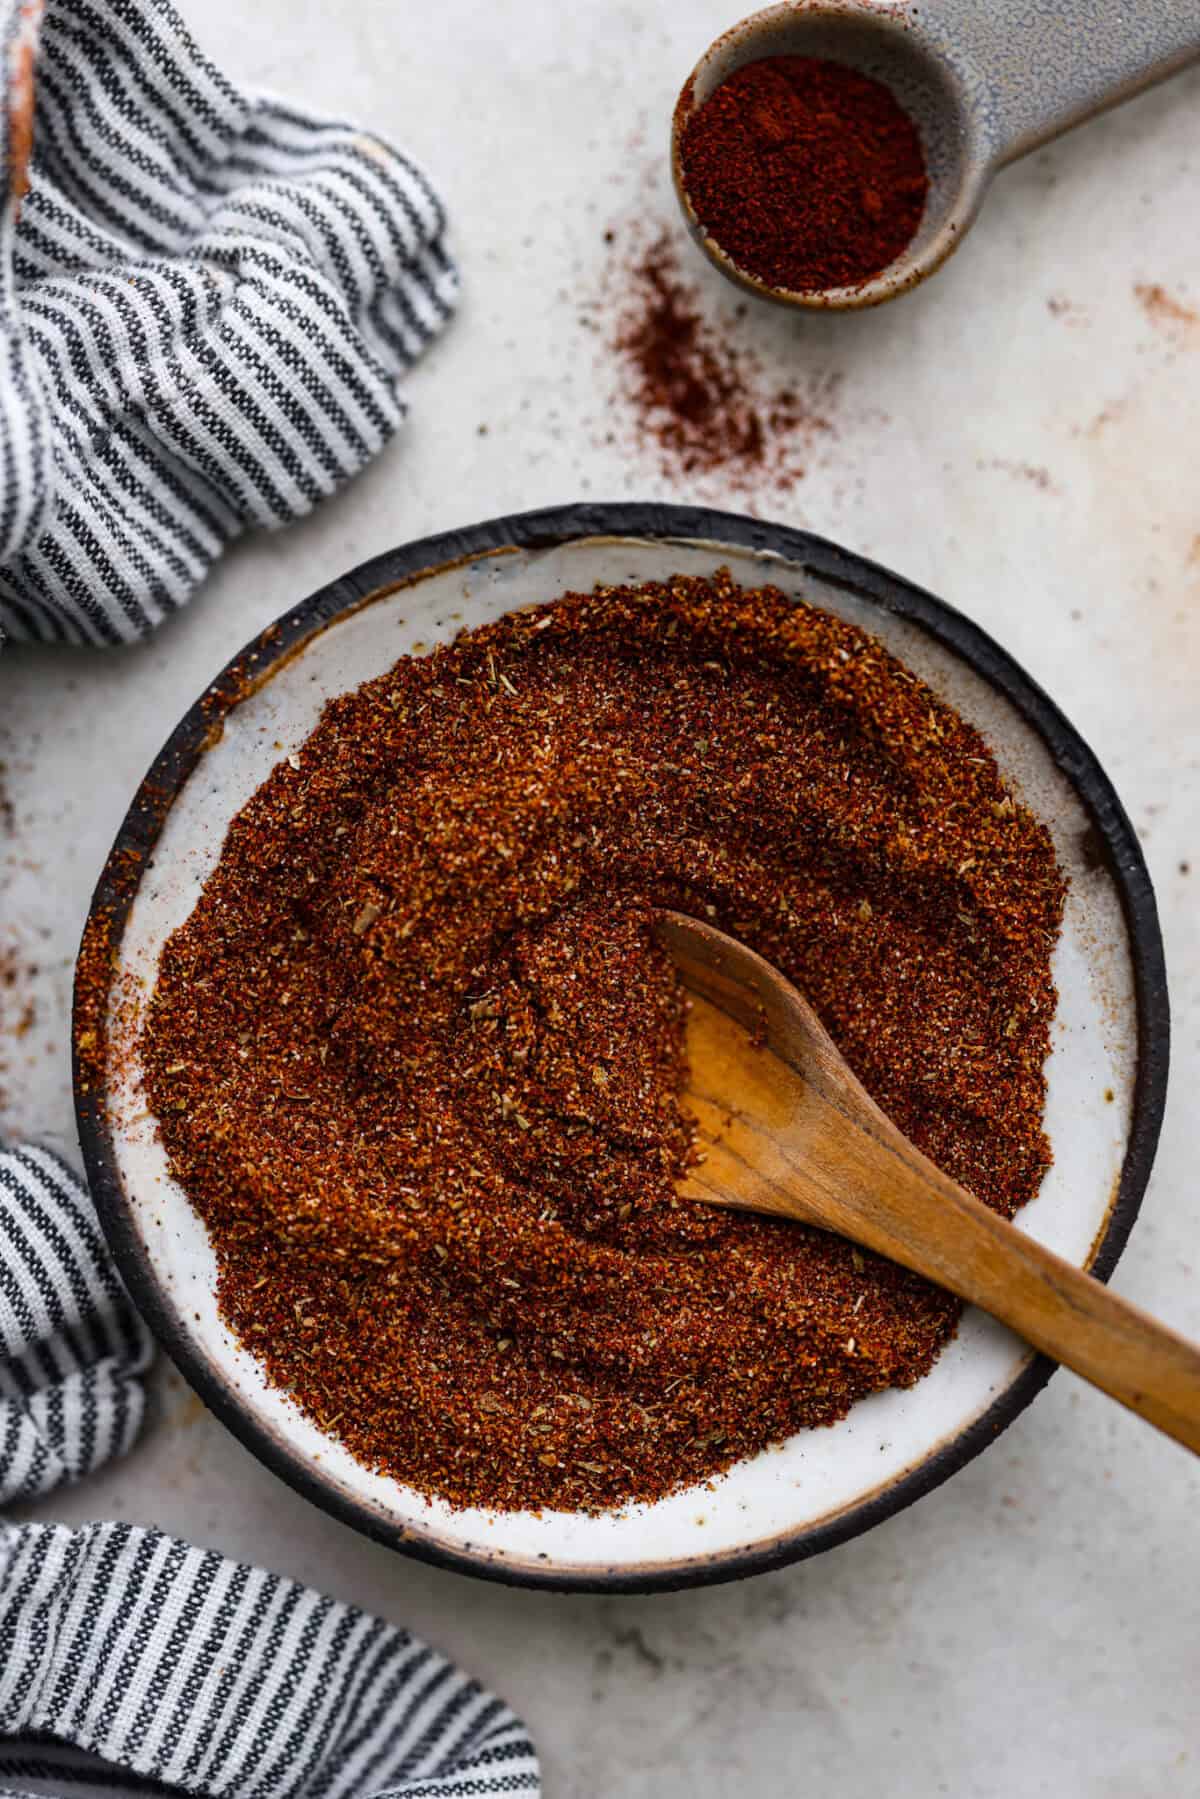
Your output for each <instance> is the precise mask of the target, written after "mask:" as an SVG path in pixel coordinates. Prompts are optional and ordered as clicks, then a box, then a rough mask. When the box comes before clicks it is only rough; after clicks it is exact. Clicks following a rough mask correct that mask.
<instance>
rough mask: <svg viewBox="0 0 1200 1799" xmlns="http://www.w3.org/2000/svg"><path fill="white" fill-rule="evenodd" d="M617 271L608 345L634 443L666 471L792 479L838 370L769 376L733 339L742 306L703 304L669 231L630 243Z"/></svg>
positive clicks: (754, 482) (818, 426)
mask: <svg viewBox="0 0 1200 1799" xmlns="http://www.w3.org/2000/svg"><path fill="white" fill-rule="evenodd" d="M619 272H620V282H621V287H620V293H621V298H620V300H619V301H618V303H617V307H616V312H617V322H616V327H615V332H614V335H613V338H612V343H613V347H614V349H615V351H616V353H617V356H618V358H619V360H620V363H621V369H622V387H621V396H620V397H621V400H622V401H623V403H624V404H625V406H626V407H627V408H628V411H629V414H630V415H631V417H632V422H633V426H634V433H635V436H636V439H637V443H638V445H639V447H641V448H643V449H648V450H649V451H650V453H651V454H652V455H654V456H655V457H656V459H657V460H658V463H659V466H660V469H661V472H662V473H663V474H664V475H665V476H667V477H668V478H672V477H678V476H681V475H693V476H694V475H720V476H722V477H723V480H724V485H725V486H726V487H728V488H734V489H741V490H744V491H748V490H749V489H751V488H753V487H762V486H768V487H772V488H775V489H776V490H780V489H786V488H788V487H790V486H792V485H793V483H794V482H796V481H797V480H799V479H800V478H801V477H802V476H803V474H804V472H805V467H806V464H807V461H808V458H809V455H810V453H811V450H812V447H813V443H814V440H815V439H817V438H818V437H820V436H823V435H825V434H827V433H829V432H830V431H831V430H832V422H831V419H830V416H829V409H830V405H831V402H832V400H833V398H834V395H835V391H836V387H837V378H836V377H833V376H829V375H817V376H812V375H811V374H799V373H798V374H797V375H796V376H794V377H793V378H789V379H785V378H783V377H782V376H781V375H780V374H776V375H775V376H772V375H770V374H768V372H767V371H766V369H765V368H764V366H763V364H762V362H761V360H760V359H759V357H758V356H757V355H756V354H755V352H754V351H753V350H752V349H750V348H749V347H748V346H747V345H746V344H745V343H744V342H740V343H739V341H738V338H737V326H738V323H739V321H740V319H741V318H742V317H744V308H739V311H738V313H736V314H734V315H733V316H732V317H731V318H729V319H718V318H717V317H716V316H715V314H714V313H713V312H712V311H711V310H709V309H708V308H706V307H705V305H704V303H703V301H702V297H701V293H702V290H701V289H700V288H699V287H698V286H696V285H695V284H694V283H692V282H691V281H688V280H687V279H686V278H685V277H684V275H683V274H682V272H681V269H680V264H679V255H678V250H677V247H676V243H675V241H674V239H673V238H672V237H671V236H670V235H669V234H668V233H667V232H666V231H663V232H661V233H660V234H659V235H658V236H656V237H655V238H654V239H653V240H652V241H651V242H650V243H649V244H648V245H646V244H645V243H642V244H640V245H634V246H632V247H629V248H627V249H626V250H625V252H624V254H623V255H622V256H621V257H620V262H619Z"/></svg>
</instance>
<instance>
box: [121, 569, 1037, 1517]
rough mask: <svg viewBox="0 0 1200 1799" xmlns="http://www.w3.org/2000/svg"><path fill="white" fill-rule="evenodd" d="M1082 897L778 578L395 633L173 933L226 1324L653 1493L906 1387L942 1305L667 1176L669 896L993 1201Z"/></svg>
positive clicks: (967, 757) (915, 685) (393, 1432)
mask: <svg viewBox="0 0 1200 1799" xmlns="http://www.w3.org/2000/svg"><path fill="white" fill-rule="evenodd" d="M1063 892H1064V887H1063V879H1062V876H1061V874H1060V872H1059V869H1058V867H1057V864H1056V861H1055V856H1054V851H1053V848H1052V845H1051V841H1050V838H1049V835H1048V833H1047V832H1046V830H1045V829H1044V828H1043V826H1042V825H1040V824H1039V823H1038V821H1037V820H1036V819H1035V818H1034V817H1033V816H1032V815H1031V814H1030V813H1029V812H1028V811H1026V809H1025V808H1024V807H1023V806H1021V805H1019V804H1018V803H1017V802H1016V801H1015V800H1014V799H1013V797H1012V796H1011V794H1010V793H1009V792H1008V791H1007V790H1006V788H1005V786H1004V783H1003V781H1002V779H1001V776H1000V774H999V771H998V769H997V766H996V763H995V761H994V759H993V757H992V755H991V753H990V752H989V750H988V748H987V746H986V744H985V743H984V741H983V739H982V738H981V737H980V736H979V734H978V733H977V732H976V731H975V730H974V729H973V728H972V727H971V726H969V725H967V724H966V723H964V721H963V720H962V719H960V718H959V717H958V716H957V715H956V714H955V713H954V712H953V711H951V710H950V708H949V707H948V706H946V705H945V704H944V703H943V702H942V701H941V700H940V699H938V698H937V697H936V695H935V694H934V693H933V692H932V691H931V690H930V689H929V688H927V687H926V686H925V685H924V683H923V682H921V681H920V680H919V679H918V678H917V677H916V676H915V675H913V674H911V673H910V672H909V671H908V670H907V669H905V668H904V667H903V666H902V665H901V664H900V663H899V662H897V661H896V660H895V659H894V658H893V657H892V656H891V655H889V654H888V652H887V651H886V650H884V649H883V647H882V646H881V645H880V644H879V643H878V642H877V641H876V640H875V639H873V638H872V637H870V636H869V635H867V634H866V633H865V632H863V631H861V630H858V629H856V628H855V627H854V626H852V625H850V624H847V623H845V622H843V621H841V620H840V619H837V618H835V617H833V616H831V615H830V614H828V613H826V612H823V611H821V610H819V609H817V608H815V607H811V606H808V605H805V604H803V603H801V602H796V601H794V600H792V599H790V598H788V597H786V596H785V595H784V594H783V593H781V592H780V591H778V590H777V589H775V588H772V587H764V588H761V589H756V590H743V589H741V588H739V587H738V586H737V585H736V584H735V583H734V582H733V581H732V580H731V578H730V577H729V575H728V573H727V572H724V571H722V572H719V573H717V574H716V575H714V576H713V577H712V579H710V580H703V579H698V578H685V577H677V578H675V579H672V580H670V581H668V582H666V583H664V584H657V583H655V584H647V585H645V586H641V587H616V588H602V589H599V590H597V591H596V592H594V593H590V594H579V593H573V594H567V595H565V596H563V598H562V599H560V600H558V601H556V602H554V603H552V604H550V605H545V606H538V607H534V608H531V609H529V610H526V611H523V612H515V613H510V614H508V615H507V616H505V617H503V618H501V619H500V620H498V621H497V622H496V623H494V624H490V625H487V626H485V627H483V628H482V629H479V630H473V631H468V632H465V633H464V634H463V635H462V636H461V637H460V638H459V639H458V640H457V642H455V643H454V644H453V645H451V646H449V647H443V648H439V649H437V650H436V651H434V653H433V654H431V655H429V656H427V657H406V658H403V659H402V660H401V661H399V662H398V663H397V664H396V665H395V667H394V668H392V669H391V670H389V671H388V672H387V673H386V674H384V675H382V676H380V677H379V678H378V679H376V680H373V681H371V682H368V683H367V684H366V685H365V686H363V687H361V688H359V689H358V690H357V691H355V692H351V693H348V694H346V695H344V696H342V697H340V698H338V699H336V700H333V701H331V702H330V704H329V705H328V706H327V707H326V709H325V711H324V713H323V715H322V718H321V721H320V723H319V724H318V726H317V729H316V730H315V731H314V733H313V734H312V736H311V737H310V738H309V739H308V741H307V742H306V743H305V744H304V745H303V747H302V748H301V749H300V751H299V752H298V753H297V754H296V755H294V756H291V757H289V758H288V759H287V760H286V761H284V762H282V763H281V764H280V765H279V766H278V767H277V768H276V769H275V771H274V772H273V773H272V774H271V776H270V777H269V778H268V780H267V781H266V782H265V783H264V785H263V786H262V787H261V788H260V789H259V791H258V793H257V794H255V796H254V797H253V798H252V799H251V800H250V802H249V803H248V804H247V805H246V806H245V807H244V809H243V810H242V812H241V813H240V814H239V815H238V816H237V818H236V819H235V820H234V821H233V823H232V825H231V827H230V830H229V834H228V837H227V840H226V843H225V846H224V850H223V853H222V856H221V860H220V862H219V864H218V866H217V868H216V870H215V871H214V873H213V875H212V876H211V878H210V880H209V881H208V883H207V885H206V887H205V889H204V892H203V894H202V895H201V898H200V900H199V902H198V904H197V906H196V908H195V911H194V912H193V914H192V916H191V918H190V919H189V920H188V921H187V923H186V924H185V925H184V926H183V927H181V928H180V929H179V930H178V931H176V933H175V934H174V936H173V937H172V938H171V939H170V941H169V942H168V944H167V945H166V948H165V950H164V953H163V957H162V962H161V969H160V973H159V977H158V982H157V986H156V990H155V993H154V995H153V997H152V1001H151V1004H150V1008H149V1012H148V1016H147V1022H146V1026H145V1030H144V1033H143V1039H142V1046H141V1047H142V1053H143V1058H144V1065H145V1069H146V1085H147V1091H148V1094H149V1096H150V1100H151V1103H152V1105H153V1107H154V1110H155V1112H156V1114H157V1117H158V1120H159V1123H160V1127H161V1131H162V1136H163V1140H164V1143H165V1145H166V1148H167V1150H168V1153H169V1156H170V1160H171V1165H172V1168H173V1170H174V1172H175V1174H176V1176H177V1178H178V1179H179V1180H180V1181H181V1182H182V1184H183V1185H184V1187H185V1188H186V1190H187V1192H188V1193H189V1194H190V1196H191V1198H192V1201H193V1203H194V1204H195V1206H196V1208H197V1210H198V1212H199V1213H200V1215H201V1216H202V1218H203V1219H204V1221H205V1223H206V1225H207V1227H208V1229H209V1232H210V1233H211V1237H212V1241H213V1244H214V1247H215V1251H216V1255H217V1260H218V1266H219V1298H220V1303H221V1306H222V1309H223V1313H224V1316H225V1317H226V1319H227V1320H228V1321H229V1323H230V1324H231V1326H232V1327H233V1329H234V1330H235V1331H236V1333H237V1334H238V1335H239V1337H240V1338H241V1339H242V1341H243V1342H244V1343H246V1344H247V1345H249V1347H250V1348H251V1349H252V1350H253V1352H254V1353H255V1354H256V1355H257V1356H258V1357H259V1358H261V1361H262V1364H263V1366H264V1368H265V1370H266V1371H267V1374H268V1376H269V1378H270V1379H271V1380H272V1381H273V1382H275V1383H277V1384H278V1385H279V1386H281V1387H284V1388H286V1389H288V1390H289V1391H290V1392H291V1393H292V1394H293V1395H294V1397H295V1399H296V1401H297V1403H298V1404H299V1405H300V1406H302V1407H303V1408H304V1409H305V1410H306V1411H307V1412H308V1413H309V1414H310V1415H311V1416H312V1417H313V1418H314V1419H315V1420H316V1421H317V1422H318V1423H319V1424H320V1425H322V1427H323V1428H325V1429H326V1430H327V1431H329V1432H331V1433H332V1434H334V1435H336V1436H337V1437H339V1438H341V1440H342V1441H343V1442H344V1443H345V1444H346V1445H348V1447H349V1448H350V1449H351V1450H352V1452H353V1453H354V1454H355V1455H356V1456H357V1457H359V1458H360V1459H361V1460H362V1461H363V1462H364V1463H366V1464H367V1465H369V1466H371V1467H373V1468H376V1469H380V1470H383V1471H386V1472H387V1473H390V1474H393V1475H395V1476H396V1477H397V1478H399V1479H400V1480H402V1481H404V1482H406V1483H408V1484H410V1485H411V1486H413V1487H415V1488H417V1489H419V1490H420V1491H421V1492H423V1493H427V1494H434V1495H440V1496H441V1497H443V1498H444V1499H446V1500H448V1501H449V1502H450V1503H452V1504H454V1505H480V1506H487V1507H498V1508H519V1507H534V1508H537V1507H544V1506H553V1507H562V1508H568V1509H576V1510H584V1511H594V1510H597V1509H602V1508H604V1507H611V1506H615V1505H619V1504H621V1503H622V1502H624V1501H627V1500H630V1499H632V1498H642V1499H647V1500H652V1499H655V1498H657V1497H659V1496H660V1495H662V1494H665V1493H668V1492H670V1491H672V1490H673V1489H676V1488H678V1487H679V1486H681V1485H683V1484H686V1483H690V1482H695V1481H701V1480H704V1479H706V1478H708V1477H710V1476H713V1475H716V1474H718V1473H720V1472H721V1471H722V1470H723V1469H725V1468H728V1467H729V1466H730V1464H731V1463H733V1462H734V1461H736V1460H737V1459H738V1458H739V1457H742V1456H747V1455H750V1454H752V1453H754V1452H755V1451H757V1450H759V1449H761V1448H762V1447H763V1446H764V1445H767V1444H770V1443H773V1442H776V1441H778V1440H780V1439H783V1438H785V1437H787V1436H788V1435H790V1434H791V1433H793V1432H795V1431H797V1430H799V1429H802V1428H804V1427H807V1426H814V1425H820V1424H825V1423H829V1422H831V1421H833V1420H835V1419H837V1418H839V1417H841V1416H842V1415H843V1414H844V1413H845V1412H846V1410H847V1409H848V1408H849V1407H850V1406H851V1405H852V1404H853V1403H854V1401H855V1400H857V1399H858V1398H860V1397H862V1396H863V1395H865V1394H868V1393H872V1392H875V1391H878V1390H879V1389H881V1388H886V1387H889V1386H893V1385H900V1386H907V1385H910V1384H912V1383H913V1382H914V1381H916V1380H917V1379H919V1378H920V1376H921V1375H922V1374H924V1373H925V1372H926V1371H927V1370H928V1368H929V1367H930V1365H931V1363H932V1361H933V1359H934V1357H935V1355H936V1354H937V1351H938V1349H939V1348H940V1346H941V1345H942V1344H943V1343H944V1342H945V1341H946V1339H947V1338H948V1336H949V1335H950V1334H951V1333H952V1332H953V1330H954V1327H955V1323H956V1320H957V1317H958V1306H957V1303H956V1302H955V1301H954V1300H953V1299H951V1298H950V1297H949V1296H948V1295H946V1294H945V1293H942V1292H940V1291H939V1290H937V1289H936V1288H934V1287H931V1286H930V1285H928V1284H927V1283H926V1282H924V1281H922V1280H920V1279H919V1278H918V1277H916V1276H915V1275H912V1274H909V1273H907V1272H906V1271H904V1270H902V1269H900V1268H897V1267H895V1266H893V1265H892V1264H890V1263H888V1262H886V1261H884V1260H882V1259H881V1258H879V1257H877V1256H874V1255H872V1254H870V1253H868V1252H864V1251H860V1250H859V1249H857V1248H856V1247H855V1246H853V1245H851V1244H850V1243H847V1242H844V1241H842V1240H840V1239H838V1238H835V1237H832V1236H828V1235H826V1234H824V1233H822V1232H820V1231H815V1230H809V1229H805V1228H804V1227H801V1226H796V1225H792V1224H788V1223H781V1222H779V1221H776V1220H770V1219H763V1218H756V1217H749V1216H739V1215H734V1214H732V1213H727V1212H719V1211H716V1210H713V1209H708V1208H705V1207H703V1206H701V1205H698V1204H695V1203H692V1202H689V1201H684V1200H681V1199H680V1198H679V1196H678V1194H677V1192H676V1182H677V1180H678V1179H679V1177H680V1176H681V1175H682V1174H683V1173H684V1172H685V1170H686V1168H687V1166H688V1162H689V1156H690V1154H691V1125H690V1121H689V1120H688V1119H687V1118H686V1117H685V1116H684V1115H683V1113H682V1111H681V1109H680V1103H679V1094H680V1091H681V1084H682V1080H683V1076H684V1071H685V1042H684V1021H685V1006H684V999H683V995H682V993H681V991H680V988H679V984H678V981H677V978H676V975H675V972H674V969H673V968H672V967H671V965H670V963H669V962H668V961H667V960H666V958H665V956H664V955H663V953H662V951H661V950H660V949H659V947H658V946H657V944H656V942H655V940H654V938H653V936H652V925H653V921H654V918H655V915H656V908H660V907H663V906H671V907H677V908H679V909H680V910H682V911H685V912H689V913H693V914H695V915H696V916H699V917H702V918H709V919H712V920H713V921H714V922H715V923H716V924H717V925H719V926H720V927H721V928H723V929H725V930H727V931H730V932H733V933H734V934H736V935H737V936H739V937H741V938H742V939H743V940H744V941H745V942H747V943H749V944H750V945H752V946H753V947H754V948H755V949H756V950H758V951H759V952H760V953H762V954H763V955H765V956H766V957H768V958H769V959H770V960H771V961H772V962H774V963H775V964H776V965H777V966H778V967H779V968H780V969H781V970H782V971H783V973H784V974H785V975H787V976H788V977H789V978H790V979H792V980H793V981H795V982H796V983H797V984H798V985H799V986H800V987H801V988H802V989H803V990H804V991H805V992H806V993H807V994H808V996H809V998H810V999H811V1000H812V1002H813V1003H814V1004H815V1006H816V1007H817V1009H818V1011H819V1012H820V1014H821V1016H822V1018H823V1019H824V1021H825V1023H826V1025H827V1026H828V1028H829V1029H830V1031H831V1032H832V1034H833V1036H834V1038H835V1039H836V1041H837V1042H838V1044H839V1046H840V1047H841V1049H842V1051H843V1053H844V1054H845V1055H846V1056H847V1058H848V1060H849V1061H850V1064H851V1066H852V1067H853V1068H854V1069H855V1070H856V1072H857V1073H858V1075H859V1076H860V1078H861V1079H862V1080H863V1081H864V1082H865V1084H866V1086H867V1088H868V1089H869V1091H870V1092H871V1093H872V1094H873V1095H874V1097H875V1098H876V1099H877V1100H878V1101H879V1103H880V1104H881V1105H883V1106H884V1107H885V1109H886V1110H887V1111H888V1112H889V1113H890V1114H891V1116H892V1117H893V1118H894V1119H895V1120H896V1121H897V1123H899V1124H900V1125H901V1127H902V1128H903V1129H904V1130H905V1131H907V1132H908V1133H909V1135H910V1136H911V1137H912V1138H913V1139H914V1140H915V1141H916V1142H917V1143H918V1144H919V1145H920V1147H921V1148H922V1149H923V1150H925V1151H926V1153H927V1154H929V1155H931V1156H932V1157H933V1158H934V1159H935V1160H936V1161H937V1162H938V1163H939V1164H940V1165H941V1166H942V1167H943V1168H945V1169H946V1170H947V1171H948V1172H949V1173H950V1174H952V1175H953V1176H955V1177H956V1178H957V1179H959V1180H961V1181H964V1182H965V1183H967V1184H968V1185H969V1186H970V1187H972V1188H973V1189H974V1191H975V1192H976V1193H977V1194H978V1195H979V1196H980V1197H981V1198H982V1199H983V1200H985V1201H986V1203H988V1204H989V1205H991V1206H993V1207H995V1208H996V1209H998V1210H999V1211H1002V1212H1004V1213H1011V1212H1012V1211H1013V1210H1014V1209H1015V1208H1016V1207H1017V1206H1019V1205H1020V1204H1021V1203H1022V1202H1023V1201H1024V1200H1026V1199H1028V1198H1029V1197H1030V1196H1031V1195H1032V1194H1033V1193H1034V1192H1035V1191H1036V1189H1037V1187H1038V1184H1039V1182H1040V1180H1041V1177H1042V1174H1043V1172H1044V1171H1045V1169H1046V1167H1047V1164H1048V1160H1049V1152H1048V1147H1047V1143H1046V1138H1045V1136H1044V1133H1043V1130H1042V1122H1041V1120H1042V1106H1043V1100H1044V1091H1045V1088H1044V1079H1043V1072H1042V1069H1043V1062H1044V1059H1045V1056H1046V1053H1047V1049H1048V1043H1049V1026H1050V1020H1051V1017H1052V1014H1053V1011H1054V1006H1055V992H1054V987H1053V983H1052V978H1051V971H1050V956H1051V952H1052V949H1053V945H1054V942H1055V939H1056V936H1057V933H1058V929H1059V924H1060V919H1061V912H1062V903H1063ZM98 955H99V951H97V956H98ZM98 965H99V964H98V963H97V966H98Z"/></svg>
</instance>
